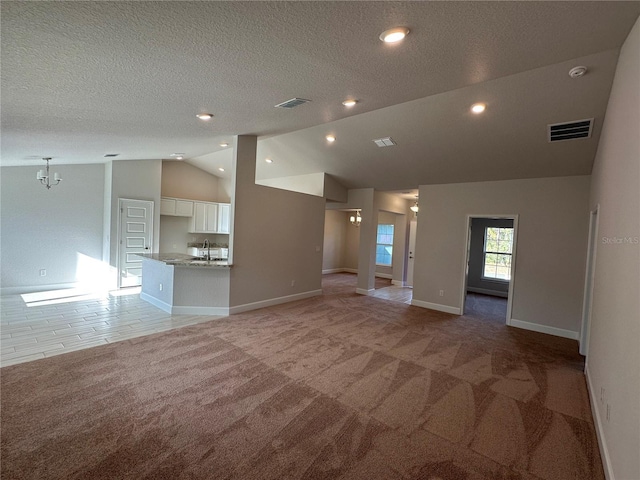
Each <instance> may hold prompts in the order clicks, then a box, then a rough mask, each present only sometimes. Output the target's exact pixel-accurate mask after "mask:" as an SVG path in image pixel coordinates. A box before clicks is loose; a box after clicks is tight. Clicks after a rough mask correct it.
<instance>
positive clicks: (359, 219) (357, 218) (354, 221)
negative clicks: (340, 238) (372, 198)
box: [349, 210, 362, 227]
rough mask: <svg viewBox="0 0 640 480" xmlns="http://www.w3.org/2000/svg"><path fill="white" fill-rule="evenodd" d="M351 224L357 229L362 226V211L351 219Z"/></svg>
mask: <svg viewBox="0 0 640 480" xmlns="http://www.w3.org/2000/svg"><path fill="white" fill-rule="evenodd" d="M349 222H351V225H355V226H356V227H359V226H360V224H361V223H362V216H361V215H360V210H356V214H355V215H351V216H350V217H349Z"/></svg>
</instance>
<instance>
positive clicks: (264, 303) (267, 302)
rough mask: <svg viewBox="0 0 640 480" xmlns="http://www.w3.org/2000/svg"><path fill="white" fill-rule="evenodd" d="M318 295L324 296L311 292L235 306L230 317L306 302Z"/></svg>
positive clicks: (317, 292) (314, 291)
mask: <svg viewBox="0 0 640 480" xmlns="http://www.w3.org/2000/svg"><path fill="white" fill-rule="evenodd" d="M317 295H322V290H310V291H308V292H302V293H296V294H293V295H286V296H284V297H277V298H270V299H268V300H261V301H259V302H252V303H245V304H244V305H235V306H233V307H229V315H233V314H234V313H242V312H248V311H250V310H257V309H258V308H264V307H271V306H273V305H279V304H281V303H288V302H295V301H296V300H304V299H305V298H310V297H315V296H317Z"/></svg>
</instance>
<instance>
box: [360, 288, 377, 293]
mask: <svg viewBox="0 0 640 480" xmlns="http://www.w3.org/2000/svg"><path fill="white" fill-rule="evenodd" d="M375 291H376V289H375V288H370V289H368V290H367V289H366V288H356V293H359V294H360V295H371V294H372V293H373V292H375Z"/></svg>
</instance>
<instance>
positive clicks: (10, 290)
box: [0, 282, 82, 295]
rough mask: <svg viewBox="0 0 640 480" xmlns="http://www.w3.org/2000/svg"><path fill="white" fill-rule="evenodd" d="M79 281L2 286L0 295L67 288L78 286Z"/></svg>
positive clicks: (79, 285)
mask: <svg viewBox="0 0 640 480" xmlns="http://www.w3.org/2000/svg"><path fill="white" fill-rule="evenodd" d="M81 286H82V285H81V284H80V283H79V282H69V283H50V284H48V285H25V286H22V287H2V288H0V295H20V294H23V293H35V292H48V291H49V290H65V289H67V288H79V287H81Z"/></svg>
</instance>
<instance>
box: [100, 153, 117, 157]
mask: <svg viewBox="0 0 640 480" xmlns="http://www.w3.org/2000/svg"><path fill="white" fill-rule="evenodd" d="M118 155H120V154H119V153H105V154H104V158H113V157H117V156H118Z"/></svg>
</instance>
